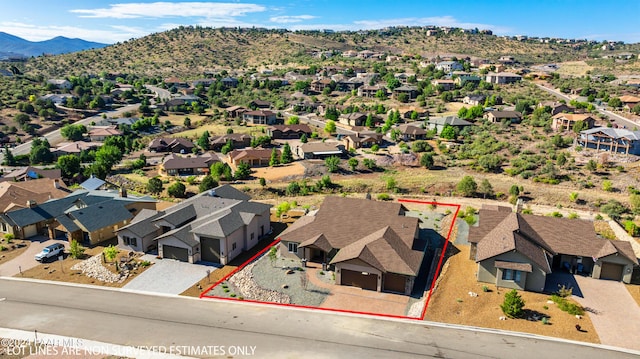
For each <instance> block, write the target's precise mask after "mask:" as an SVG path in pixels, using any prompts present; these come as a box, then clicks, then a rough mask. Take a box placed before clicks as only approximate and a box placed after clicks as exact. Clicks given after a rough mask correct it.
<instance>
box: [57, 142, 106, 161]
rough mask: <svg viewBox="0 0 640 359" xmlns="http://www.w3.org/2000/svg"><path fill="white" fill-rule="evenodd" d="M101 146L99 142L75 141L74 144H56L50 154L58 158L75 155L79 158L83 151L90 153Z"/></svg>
mask: <svg viewBox="0 0 640 359" xmlns="http://www.w3.org/2000/svg"><path fill="white" fill-rule="evenodd" d="M100 146H102V143H101V142H85V141H75V142H62V143H60V144H58V146H57V147H56V148H54V149H52V150H51V154H52V155H53V156H54V157H55V158H58V157H60V156H64V155H76V156H80V154H81V153H82V152H83V151H91V150H95V149H96V148H98V147H100Z"/></svg>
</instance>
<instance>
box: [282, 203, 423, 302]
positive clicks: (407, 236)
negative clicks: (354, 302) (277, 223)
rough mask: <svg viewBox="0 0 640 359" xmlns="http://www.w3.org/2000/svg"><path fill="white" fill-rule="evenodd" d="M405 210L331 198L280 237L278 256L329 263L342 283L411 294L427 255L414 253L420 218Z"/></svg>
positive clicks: (387, 204) (394, 205) (397, 206)
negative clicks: (410, 215) (408, 214)
mask: <svg viewBox="0 0 640 359" xmlns="http://www.w3.org/2000/svg"><path fill="white" fill-rule="evenodd" d="M406 211H407V209H406V208H405V207H404V206H403V205H402V204H400V203H390V202H377V201H371V200H365V199H356V198H345V197H327V198H325V200H324V202H323V203H322V205H321V206H320V209H319V210H318V211H317V212H316V213H315V215H313V216H304V217H302V218H300V219H299V220H298V221H297V222H295V223H294V224H293V225H291V226H290V227H289V228H287V230H285V231H284V232H283V233H282V235H280V244H279V250H280V254H281V255H282V256H285V257H294V258H295V257H297V258H303V259H306V260H308V261H312V262H318V263H327V264H329V265H330V266H331V267H332V268H333V269H334V270H335V273H336V278H335V280H336V284H338V285H348V286H354V287H359V288H362V289H367V290H374V291H378V292H381V291H388V292H395V293H401V294H405V295H409V294H411V292H412V290H413V285H414V281H415V278H416V276H417V275H418V273H419V272H420V267H421V263H422V258H423V256H424V253H423V252H422V251H419V250H414V249H412V248H413V246H414V242H415V240H416V239H417V238H418V222H419V219H418V218H414V217H406V216H405V212H406ZM354 213H366V215H354ZM345 218H347V219H348V220H345Z"/></svg>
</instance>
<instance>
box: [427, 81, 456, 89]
mask: <svg viewBox="0 0 640 359" xmlns="http://www.w3.org/2000/svg"><path fill="white" fill-rule="evenodd" d="M431 85H432V86H434V87H436V88H442V91H450V90H454V89H455V88H456V83H455V82H453V80H431Z"/></svg>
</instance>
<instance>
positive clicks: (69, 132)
mask: <svg viewBox="0 0 640 359" xmlns="http://www.w3.org/2000/svg"><path fill="white" fill-rule="evenodd" d="M86 132H87V128H86V127H84V125H66V126H64V127H62V128H61V129H60V134H61V135H62V137H64V138H66V139H67V140H70V141H80V140H81V139H82V138H83V137H84V134H85V133H86Z"/></svg>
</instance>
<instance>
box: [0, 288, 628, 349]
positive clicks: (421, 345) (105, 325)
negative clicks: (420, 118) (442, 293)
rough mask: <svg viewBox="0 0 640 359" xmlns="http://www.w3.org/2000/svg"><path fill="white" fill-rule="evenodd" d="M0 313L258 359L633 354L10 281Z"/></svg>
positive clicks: (44, 328) (3, 322) (136, 341)
mask: <svg viewBox="0 0 640 359" xmlns="http://www.w3.org/2000/svg"><path fill="white" fill-rule="evenodd" d="M0 312H2V316H0V327H3V328H10V329H20V330H26V331H32V332H33V331H35V330H37V331H38V333H49V334H57V335H64V336H70V337H75V338H77V337H81V338H82V339H86V340H96V341H101V342H108V343H113V344H119V345H128V346H140V345H145V346H166V347H170V346H213V345H224V346H255V347H256V349H255V353H254V354H253V356H254V357H258V358H302V357H313V358H341V357H349V358H391V357H392V358H418V357H438V358H507V357H518V358H540V357H550V356H553V357H563V358H564V357H566V358H581V359H588V358H634V357H637V355H638V354H640V353H638V352H618V351H612V350H608V349H605V348H601V347H598V346H594V345H586V344H578V343H575V342H567V341H561V340H554V339H551V338H544V337H537V336H533V335H526V336H525V335H511V334H508V333H505V332H497V331H489V330H484V329H478V328H475V329H472V328H464V329H463V328H461V327H453V326H446V325H441V324H432V323H426V322H417V321H408V320H395V319H389V320H386V319H375V318H368V317H358V316H352V315H348V314H334V313H329V312H319V311H312V310H304V309H291V308H283V307H276V306H266V305H258V304H252V303H246V302H235V301H226V302H218V301H214V300H208V299H193V298H182V297H173V296H150V295H143V294H135V293H127V292H122V291H119V290H117V289H115V290H114V289H110V290H106V289H101V288H92V287H79V286H71V285H60V284H49V283H43V282H33V281H29V282H27V281H20V280H8V279H0ZM34 333H35V332H34ZM629 335H633V333H629ZM235 357H239V356H235Z"/></svg>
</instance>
